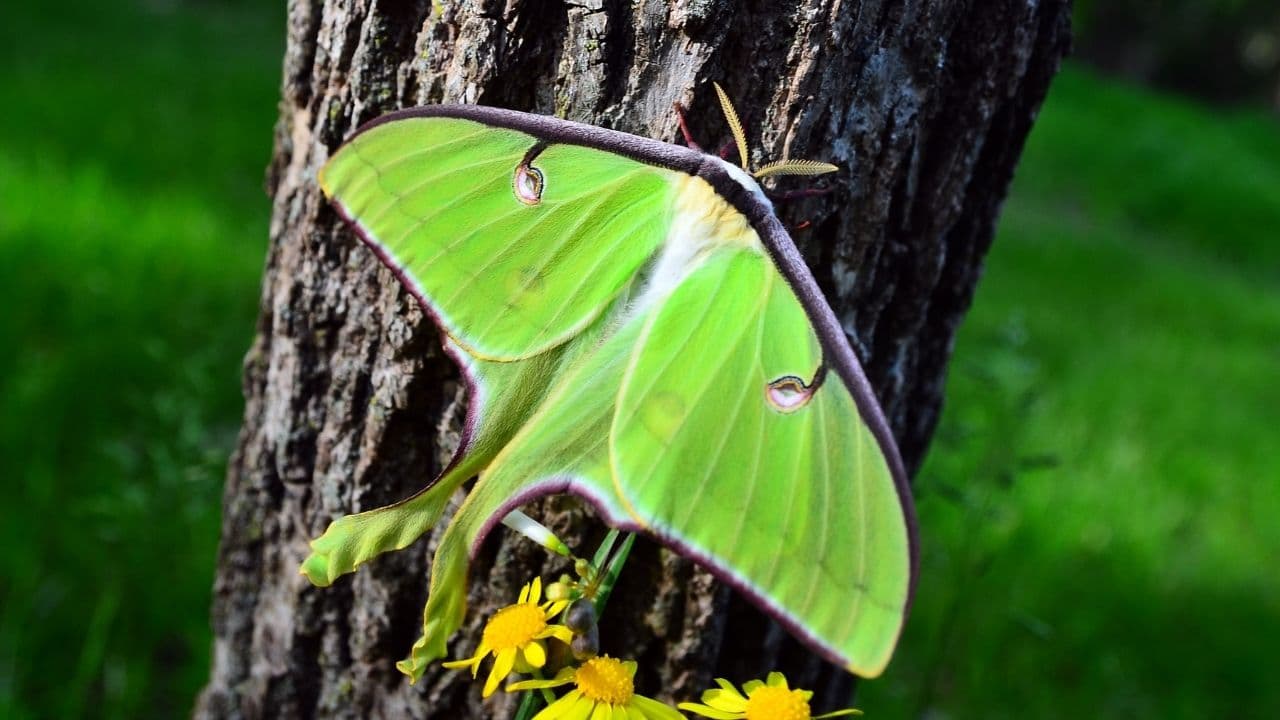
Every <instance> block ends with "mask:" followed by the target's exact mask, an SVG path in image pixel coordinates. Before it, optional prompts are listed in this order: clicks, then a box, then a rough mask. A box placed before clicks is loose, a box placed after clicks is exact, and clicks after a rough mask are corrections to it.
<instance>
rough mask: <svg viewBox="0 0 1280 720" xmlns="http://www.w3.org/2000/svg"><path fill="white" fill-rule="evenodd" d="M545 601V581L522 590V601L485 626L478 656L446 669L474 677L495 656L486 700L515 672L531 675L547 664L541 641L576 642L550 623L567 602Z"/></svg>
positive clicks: (569, 633) (451, 663)
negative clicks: (466, 670)
mask: <svg viewBox="0 0 1280 720" xmlns="http://www.w3.org/2000/svg"><path fill="white" fill-rule="evenodd" d="M540 600H542V578H534V579H533V582H531V583H528V584H526V585H525V586H524V588H522V589H521V590H520V599H519V601H517V602H516V604H515V605H508V606H506V607H504V608H502V609H501V610H499V611H498V612H496V613H494V614H493V617H491V618H489V622H487V623H485V625H484V635H483V636H481V638H480V645H479V647H477V648H476V652H475V655H472V656H471V657H469V658H466V659H465V660H451V661H449V662H447V663H444V666H445V667H447V668H467V667H469V668H471V677H475V676H476V673H478V672H479V671H480V661H481V660H484V659H485V657H486V656H488V655H489V654H490V653H492V654H493V667H491V668H490V669H489V677H488V679H486V680H485V681H484V696H485V697H489V696H490V695H492V694H493V691H494V690H497V689H498V684H499V683H501V682H502V681H503V680H505V679H506V678H507V676H508V675H510V674H511V671H512V670H515V671H516V672H524V673H527V672H532V671H533V670H536V669H538V668H540V667H542V666H543V665H545V664H546V663H547V649H546V647H545V646H544V645H543V644H542V642H541V641H543V640H546V639H547V638H556V639H558V640H561V641H563V642H565V643H569V642H572V641H573V631H572V630H570V629H569V628H567V627H565V626H564V625H552V624H550V623H549V622H548V621H549V620H551V618H553V617H555V616H556V615H559V614H560V613H561V612H562V611H564V609H565V607H566V606H567V605H568V604H569V603H568V601H565V600H558V601H548V602H545V603H542V604H539V601H540Z"/></svg>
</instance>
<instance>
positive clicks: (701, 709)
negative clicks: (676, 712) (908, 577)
mask: <svg viewBox="0 0 1280 720" xmlns="http://www.w3.org/2000/svg"><path fill="white" fill-rule="evenodd" d="M677 707H679V708H680V709H681V710H684V711H686V712H691V713H697V714H698V715H701V716H702V717H709V718H712V720H742V718H744V717H746V715H745V714H744V713H740V712H729V711H727V710H717V709H715V708H713V707H711V706H710V705H702V704H700V703H689V702H684V703H680V704H679V705H678V706H677Z"/></svg>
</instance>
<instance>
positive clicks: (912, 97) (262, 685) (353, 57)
mask: <svg viewBox="0 0 1280 720" xmlns="http://www.w3.org/2000/svg"><path fill="white" fill-rule="evenodd" d="M1069 15H1070V8H1069V3H1068V1H1067V0H1043V1H1041V2H1037V0H1016V1H1015V0H990V1H986V2H969V3H959V2H943V1H942V0H912V1H909V2H903V1H902V0H883V1H877V0H865V1H864V2H844V1H842V0H793V1H792V2H769V1H766V0H677V1H675V2H667V1H666V0H581V1H580V2H577V3H569V2H561V1H559V0H506V1H505V2H503V0H488V1H463V0H445V1H444V2H439V1H438V0H437V1H434V2H428V1H426V0H420V1H419V2H402V3H394V2H379V1H375V0H359V1H357V2H354V3H350V2H341V1H338V0H333V1H331V2H313V1H309V0H295V1H294V2H292V3H291V4H290V10H289V28H288V49H287V53H286V56H285V63H284V84H283V98H282V101H281V105H280V113H281V114H280V120H279V123H278V124H277V126H276V149H275V157H274V159H273V161H272V164H271V169H270V173H269V180H268V186H269V187H268V189H269V192H270V193H271V195H272V197H273V198H274V201H275V210H274V216H273V218H272V223H271V244H270V248H269V253H268V257H267V265H266V273H265V278H264V280H263V290H262V303H261V317H260V319H259V322H258V328H257V337H256V338H255V341H254V344H253V347H252V349H251V350H250V352H249V355H248V357H247V358H246V360H245V366H244V393H245V399H246V408H245V424H244V428H243V431H242V433H241V436H240V443H239V448H238V450H237V451H236V453H235V456H234V457H233V459H232V464H231V469H230V472H229V474H228V478H227V488H226V498H225V508H224V513H225V515H224V519H223V529H222V548H221V554H220V558H219V569H218V575H217V582H216V585H215V598H214V609H213V623H214V629H215V633H216V640H215V644H214V652H213V670H212V674H211V677H210V680H209V684H208V686H207V687H206V688H205V690H204V692H203V694H202V695H201V697H200V699H199V701H198V705H197V708H196V715H197V716H199V717H264V716H265V717H310V716H313V715H320V716H326V717H353V718H363V717H378V716H384V717H406V718H410V717H412V718H425V717H433V718H460V717H477V718H478V717H504V716H505V717H509V716H510V712H511V710H512V708H513V702H512V698H510V697H503V696H502V694H501V693H499V694H498V695H496V696H494V697H493V698H491V699H490V700H488V701H486V702H484V703H482V702H481V701H480V695H479V689H478V685H477V684H475V683H473V682H472V681H471V680H470V677H469V676H468V675H467V674H465V673H460V672H457V671H449V670H443V669H441V668H439V666H438V665H436V666H434V667H433V668H432V670H430V671H429V672H428V674H427V675H426V677H425V678H424V679H423V681H422V682H420V683H418V684H417V685H416V686H410V685H409V683H408V682H407V681H406V679H405V678H404V677H403V676H401V675H400V674H399V673H398V672H397V671H396V670H395V668H394V661H395V660H398V659H400V658H401V657H403V656H405V654H406V653H407V652H408V650H409V646H410V645H411V644H412V643H413V641H414V640H415V639H416V638H417V636H418V634H419V632H420V630H421V612H422V606H423V603H424V601H425V595H426V580H427V569H428V566H429V558H430V553H431V552H432V551H433V550H434V545H435V541H436V537H438V536H436V537H432V538H429V539H424V541H422V542H419V543H418V544H416V545H414V546H412V547H411V548H409V549H407V550H405V551H401V552H397V553H392V554H389V555H386V556H383V557H382V558H380V559H378V560H377V561H375V562H373V563H370V564H369V565H368V566H366V567H365V568H363V569H361V570H360V571H359V572H358V573H356V574H355V575H353V576H351V577H350V578H348V579H343V580H341V581H339V582H337V583H336V584H335V585H334V586H333V587H330V588H326V589H316V588H312V587H311V586H310V585H308V584H307V582H306V580H305V579H304V578H303V577H301V576H300V575H299V574H298V565H299V563H300V561H301V560H302V558H303V557H304V556H305V555H306V552H307V546H306V541H307V540H308V539H309V538H311V537H314V536H316V535H317V534H319V533H320V532H321V531H322V530H323V529H324V528H325V526H326V525H327V524H328V522H329V521H330V520H332V519H334V518H335V517H337V516H339V515H342V514H345V513H349V512H354V511H357V510H365V509H370V508H373V507H377V506H380V505H383V504H387V503H390V502H393V501H395V500H398V499H400V498H403V497H405V496H407V495H409V494H411V493H412V492H413V491H415V490H417V489H418V488H420V487H422V486H423V485H425V484H426V483H427V482H428V481H429V480H430V479H431V478H432V477H434V476H435V474H436V473H437V472H438V471H439V470H440V469H441V467H442V466H443V464H444V463H445V462H447V461H448V458H449V457H450V455H451V453H452V450H453V448H454V447H455V446H456V443H457V442H458V434H459V429H460V420H461V419H462V417H463V415H464V413H465V408H466V402H467V399H466V397H465V395H464V392H463V388H462V384H461V382H460V381H459V375H458V371H457V369H456V368H455V367H454V366H453V365H452V363H451V362H450V361H449V359H448V358H447V357H446V356H445V355H444V354H443V352H442V351H441V349H440V346H439V341H438V331H437V330H436V328H435V327H434V326H433V325H432V323H431V322H430V320H429V319H426V318H424V317H423V315H422V313H421V312H420V311H419V310H418V308H417V307H416V306H415V304H414V302H413V300H412V298H410V296H409V295H408V294H407V293H405V292H403V291H402V290H401V289H400V287H399V286H398V284H397V283H396V281H395V279H394V278H393V276H392V274H391V273H390V272H389V271H387V270H385V269H383V268H382V267H381V266H380V265H379V263H378V261H377V259H376V258H375V257H374V256H373V254H372V253H370V252H369V251H367V250H366V249H364V248H363V247H362V246H361V245H360V244H359V243H358V242H357V241H356V239H355V237H354V236H353V235H352V234H351V233H350V232H349V231H348V230H347V229H346V228H345V227H344V226H343V225H342V224H341V223H340V222H339V220H338V218H337V215H336V214H335V213H334V212H333V211H332V210H330V209H329V208H328V207H327V205H326V204H325V201H324V200H323V198H322V196H321V194H320V192H319V190H318V188H317V186H316V182H315V175H316V170H317V168H318V167H319V166H320V165H321V164H322V163H323V162H324V160H325V159H326V158H327V157H328V155H329V153H330V152H331V151H332V150H333V149H334V148H336V147H337V145H338V144H339V143H340V142H341V141H342V140H343V138H345V137H346V136H347V135H348V134H350V133H351V131H352V130H353V129H355V128H356V126H357V125H359V124H360V123H363V122H365V121H367V120H370V119H372V118H374V117H377V116H378V115H380V114H382V113H384V112H386V111H389V110H392V109H394V108H398V107H402V106H408V105H417V104H424V103H438V102H460V103H479V104H486V105H499V106H503V107H509V108H515V109H522V110H531V111H535V112H541V113H545V114H555V115H558V116H561V117H566V118H569V119H573V120H580V121H584V122H589V123H593V124H596V125H603V126H606V127H613V128H617V129H620V130H625V131H628V132H632V133H635V134H638V135H645V136H649V137H654V138H660V139H665V140H668V141H674V140H675V138H676V136H677V130H676V118H675V115H674V114H673V112H672V109H671V106H672V103H673V102H674V101H680V102H682V103H685V104H686V105H688V106H690V113H689V116H690V119H691V124H692V126H693V131H694V133H695V134H696V135H697V136H698V137H700V138H701V139H702V140H703V141H704V143H705V144H707V145H708V146H710V147H715V146H716V144H717V143H718V142H719V141H721V140H723V139H725V138H726V136H727V130H726V128H725V126H724V124H723V121H722V119H721V116H720V113H719V110H718V108H717V107H716V104H715V100H714V94H713V93H711V92H710V91H709V90H710V88H709V84H708V81H710V80H718V81H719V82H720V83H721V84H722V85H723V86H724V87H725V89H726V90H727V91H728V93H729V95H730V96H731V97H732V98H733V99H734V101H735V103H736V105H737V107H738V109H739V111H740V112H741V114H742V116H743V120H744V122H745V124H746V126H747V134H748V138H749V140H750V144H751V146H752V153H753V158H754V160H755V161H756V162H759V161H763V160H769V159H776V158H781V157H797V158H800V157H803V158H813V159H819V160H826V161H831V162H834V163H837V164H839V165H841V167H842V168H844V170H843V171H842V172H841V174H840V175H839V180H838V181H837V183H836V185H835V192H832V193H830V194H828V195H826V196H823V197H820V198H812V199H808V200H804V201H802V202H799V203H795V204H790V205H787V206H785V207H784V208H783V212H782V215H783V219H784V221H786V222H788V223H789V224H791V225H792V226H797V227H798V226H799V224H800V221H802V220H807V221H809V224H808V225H807V226H806V229H803V230H800V231H798V232H796V233H795V237H796V242H797V244H798V245H799V247H800V249H801V251H802V252H803V253H804V254H805V257H806V259H807V260H808V261H809V263H810V266H811V267H812V268H813V269H814V272H815V275H816V276H817V278H818V281H819V283H820V285H821V286H822V288H823V290H824V291H825V292H826V294H827V297H828V299H829V300H830V302H831V304H832V306H833V307H834V308H835V310H836V313H837V315H838V316H839V317H840V318H841V320H842V321H843V323H844V326H845V328H846V330H847V331H848V332H849V334H850V337H851V339H852V340H853V345H854V348H855V349H856V350H857V351H858V353H859V355H860V356H861V357H862V359H863V362H864V364H865V366H866V369H867V373H868V376H869V377H870V379H871V381H872V384H873V385H874V386H875V388H876V390H877V392H878V394H879V397H880V400H881V402H882V403H883V405H884V408H885V411H886V414H887V416H888V417H889V419H890V422H891V424H892V427H893V430H894V432H895V434H896V435H897V438H898V442H899V443H900V445H901V448H902V451H903V454H904V457H905V459H906V461H907V464H908V466H909V467H911V468H915V467H917V466H918V465H919V462H920V460H921V457H922V455H923V453H924V450H925V448H926V446H927V443H928V440H929V436H930V434H931V433H932V431H933V428H934V425H935V423H936V421H937V417H938V413H939V409H940V403H941V400H942V386H943V379H944V374H945V367H946V363H947V360H948V356H949V354H950V351H951V346H952V340H953V335H954V332H955V329H956V327H957V325H958V324H959V322H960V319H961V317H962V316H963V314H964V312H965V310H966V309H967V307H968V305H969V302H970V298H971V297H972V294H973V289H974V286H975V284H976V282H977V279H978V277H979V275H980V273H981V267H982V257H983V255H984V253H985V251H986V249H987V247H988V245H989V243H990V241H991V238H992V233H993V227H994V223H995V220H996V215H997V213H998V210H999V207H1000V204H1001V201H1002V199H1003V197H1004V195H1005V192H1006V189H1007V187H1008V184H1009V180H1010V177H1011V175H1012V173H1013V168H1014V164H1015V162H1016V160H1017V158H1018V155H1019V153H1020V151H1021V148H1022V144H1023V140H1024V139H1025V137H1026V134H1027V132H1028V130H1029V129H1030V127H1031V123H1032V120H1033V118H1034V116H1035V113H1036V110H1037V108H1038V106H1039V104H1040V102H1041V100H1042V98H1043V96H1044V94H1045V91H1046V88H1047V87H1048V84H1049V81H1050V78H1051V77H1052V75H1053V74H1054V72H1055V71H1056V69H1057V67H1058V63H1059V59H1060V58H1061V56H1062V55H1063V53H1064V52H1065V50H1066V48H1067V45H1068V42H1069V40H1068V36H1069ZM531 512H533V513H534V514H536V515H537V516H538V517H541V518H543V519H544V520H545V521H547V522H548V523H549V524H550V525H551V526H552V527H553V528H554V529H555V530H556V531H557V532H559V533H561V534H562V537H565V538H566V539H567V540H569V541H570V544H571V545H575V547H577V548H578V549H579V550H580V552H589V551H590V546H591V542H592V541H593V540H594V539H596V538H599V537H600V534H601V533H600V530H599V526H598V523H596V522H595V521H594V519H593V518H592V517H591V516H590V513H589V512H588V511H586V510H584V509H583V508H582V506H580V505H579V504H577V503H576V502H574V501H572V500H570V499H566V498H551V499H549V500H546V501H543V502H542V503H541V504H540V506H538V507H536V508H535V509H534V510H532V511H531ZM501 535H503V534H502V533H495V536H501ZM563 569H564V568H563V566H562V565H556V564H555V563H552V562H550V561H548V560H546V558H545V553H544V552H543V551H541V550H540V549H537V548H532V547H531V546H530V543H528V542H527V541H523V540H520V539H509V538H505V537H504V538H499V539H497V540H494V541H491V542H490V543H489V547H488V548H487V549H486V551H485V552H484V553H482V557H480V558H479V559H478V560H477V562H476V564H475V565H473V571H472V578H471V588H470V608H469V614H468V620H467V624H466V625H465V626H464V628H463V630H462V631H461V632H460V633H459V637H463V636H466V637H470V638H474V637H477V636H478V634H479V631H480V627H481V623H482V622H483V619H484V617H485V616H486V615H487V614H488V613H489V612H491V611H492V610H494V609H495V608H497V607H498V606H501V605H504V604H507V603H509V602H511V601H512V599H513V598H514V597H515V594H516V592H517V590H518V587H519V585H520V584H521V583H523V582H525V581H527V580H528V579H529V578H530V577H531V576H532V575H533V574H535V573H537V572H539V571H544V572H547V573H552V572H555V573H558V572H561V571H563ZM930 584H931V580H930V579H929V578H927V577H925V578H922V579H921V580H920V587H921V588H922V591H924V592H929V591H930V590H929V587H930ZM614 598H615V600H614V601H613V602H612V603H611V605H610V608H609V611H608V614H607V615H606V617H605V618H604V621H603V622H604V624H603V625H602V631H603V634H604V637H603V645H604V648H605V649H606V650H611V651H612V652H613V653H614V654H621V655H624V656H627V657H634V658H636V659H638V660H639V662H640V665H641V668H642V669H641V674H640V675H639V676H638V677H637V687H638V688H639V689H641V690H643V691H646V692H648V693H649V694H651V695H657V696H659V697H663V698H680V699H694V698H696V696H697V695H698V693H699V692H700V691H701V689H703V688H705V687H706V686H707V684H708V682H709V681H710V679H711V678H712V677H713V676H726V677H731V678H735V679H747V678H749V677H752V676H758V675H761V674H762V673H764V672H765V671H767V670H769V669H773V668H778V669H782V670H784V671H786V672H788V673H789V675H790V677H791V678H792V680H793V682H798V683H799V684H801V685H802V686H806V687H812V688H816V689H817V690H818V691H819V692H818V695H817V696H816V697H815V707H819V706H827V705H829V704H831V703H833V702H841V701H844V700H847V693H848V690H849V687H850V679H849V677H848V676H847V675H845V674H844V673H843V672H842V671H840V670H836V669H833V668H830V667H828V666H826V665H825V664H824V663H822V662H820V661H818V660H816V659H814V658H813V657H812V656H811V655H810V654H809V653H807V652H805V651H804V650H803V649H802V648H801V646H799V645H797V644H796V643H795V642H794V641H792V640H791V639H790V638H789V637H788V636H786V635H785V633H783V632H782V631H781V630H779V629H778V628H776V627H775V626H774V625H772V624H771V623H769V622H767V621H766V620H764V619H763V617H762V616H761V615H760V614H759V613H757V612H756V611H755V610H754V609H753V608H751V607H750V606H748V605H747V604H745V603H744V602H743V601H741V600H739V599H737V598H736V597H734V596H732V594H731V593H730V592H729V591H728V590H726V589H724V588H722V587H719V586H718V585H717V584H716V583H715V582H714V581H713V580H712V579H711V578H710V576H708V575H707V574H706V573H703V572H701V571H700V570H698V569H697V568H695V567H693V566H691V565H690V564H689V563H687V562H685V561H683V560H681V559H679V558H677V557H674V556H672V555H670V554H669V553H667V552H666V551H664V550H661V549H659V548H658V547H657V546H656V545H654V544H651V543H648V542H643V541H642V542H641V543H638V544H637V549H636V551H635V553H634V554H633V559H632V561H631V562H630V563H628V566H627V571H626V572H625V573H624V575H623V581H622V583H621V585H620V586H619V588H618V590H617V592H616V593H615V595H614ZM472 642H474V641H472V640H467V641H466V643H467V644H466V647H468V648H469V647H471V644H470V643H472ZM889 671H890V672H892V671H893V668H892V665H891V666H890V669H889Z"/></svg>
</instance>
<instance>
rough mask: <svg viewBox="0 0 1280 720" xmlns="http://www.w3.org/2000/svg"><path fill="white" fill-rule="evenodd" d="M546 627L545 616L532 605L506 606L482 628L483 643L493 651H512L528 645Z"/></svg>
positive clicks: (540, 609) (539, 609)
mask: <svg viewBox="0 0 1280 720" xmlns="http://www.w3.org/2000/svg"><path fill="white" fill-rule="evenodd" d="M546 627H547V616H546V615H545V614H544V613H543V612H542V608H540V607H538V606H537V605H534V604H533V603H520V604H518V605H508V606H506V607H504V608H502V609H501V610H499V611H498V612H496V613H494V615H493V617H492V618H490V619H489V622H487V623H485V626H484V643H485V644H486V645H488V646H489V647H491V648H493V649H494V650H512V649H515V648H520V647H524V646H525V645H528V644H529V643H530V642H531V641H532V640H533V636H534V635H537V634H538V633H540V632H542V631H543V630H544V629H545V628H546Z"/></svg>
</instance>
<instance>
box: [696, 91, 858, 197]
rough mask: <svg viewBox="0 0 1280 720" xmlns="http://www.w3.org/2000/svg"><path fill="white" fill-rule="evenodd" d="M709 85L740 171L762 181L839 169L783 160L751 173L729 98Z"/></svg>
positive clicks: (743, 136) (739, 123) (744, 137)
mask: <svg viewBox="0 0 1280 720" xmlns="http://www.w3.org/2000/svg"><path fill="white" fill-rule="evenodd" d="M711 85H712V86H713V87H715V89H716V96H717V97H719V98H720V110H721V111H722V112H724V119H725V122H727V123H729V129H730V130H731V131H732V132H733V142H734V144H735V145H737V146H738V160H739V162H740V163H741V165H742V169H743V170H745V171H747V172H749V173H751V177H753V178H755V179H756V180H763V179H765V178H767V177H771V176H774V175H825V174H826V173H833V172H835V171H837V170H839V169H840V168H838V167H836V166H835V165H832V164H831V163H825V162H818V161H816V160H786V159H783V160H774V161H773V162H769V163H765V164H764V165H761V166H760V167H758V168H756V169H755V170H754V171H753V170H752V169H751V167H750V165H749V164H748V161H747V133H746V131H744V130H743V129H742V121H741V120H739V119H738V111H737V110H734V109H733V103H732V102H730V101H729V96H728V94H726V93H725V91H724V88H722V87H720V83H717V82H712V83H711Z"/></svg>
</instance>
